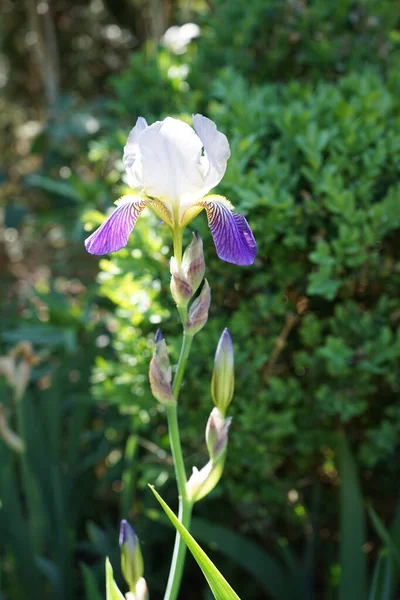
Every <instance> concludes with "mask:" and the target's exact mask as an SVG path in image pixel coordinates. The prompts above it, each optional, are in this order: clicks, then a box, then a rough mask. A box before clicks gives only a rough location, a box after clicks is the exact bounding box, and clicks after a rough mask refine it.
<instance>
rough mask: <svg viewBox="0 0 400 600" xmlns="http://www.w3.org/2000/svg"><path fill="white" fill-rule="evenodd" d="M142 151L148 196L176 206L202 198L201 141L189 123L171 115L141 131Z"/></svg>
mask: <svg viewBox="0 0 400 600" xmlns="http://www.w3.org/2000/svg"><path fill="white" fill-rule="evenodd" d="M139 150H140V158H141V163H142V182H143V187H144V189H145V191H146V193H147V194H148V195H149V196H153V197H155V198H159V199H161V200H163V201H164V202H167V203H169V204H170V205H173V206H174V207H176V208H179V206H180V204H181V203H185V202H187V201H188V200H189V199H190V201H193V200H196V199H198V198H200V197H201V195H202V189H203V186H204V179H203V176H202V172H201V166H200V156H201V150H202V143H201V141H200V139H199V138H198V136H197V135H196V134H195V132H194V131H193V129H192V128H191V127H190V126H189V125H187V124H186V123H183V122H182V121H178V120H177V119H172V118H171V117H167V118H166V119H165V120H164V121H157V122H156V123H154V124H153V125H150V127H148V128H147V129H145V130H144V131H143V132H142V133H141V135H140V137H139Z"/></svg>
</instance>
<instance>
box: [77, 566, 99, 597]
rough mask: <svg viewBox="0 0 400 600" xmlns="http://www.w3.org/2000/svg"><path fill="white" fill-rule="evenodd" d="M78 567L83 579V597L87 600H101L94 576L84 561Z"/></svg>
mask: <svg viewBox="0 0 400 600" xmlns="http://www.w3.org/2000/svg"><path fill="white" fill-rule="evenodd" d="M80 568H81V571H82V575H83V581H84V584H85V597H86V599H87V600H102V594H101V593H100V591H99V588H98V586H97V582H96V578H95V576H94V575H93V571H91V569H89V567H88V566H87V565H85V563H81V564H80Z"/></svg>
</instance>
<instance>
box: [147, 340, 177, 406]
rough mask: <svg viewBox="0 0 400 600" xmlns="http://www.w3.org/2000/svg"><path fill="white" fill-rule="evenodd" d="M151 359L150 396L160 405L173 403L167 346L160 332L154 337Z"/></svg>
mask: <svg viewBox="0 0 400 600" xmlns="http://www.w3.org/2000/svg"><path fill="white" fill-rule="evenodd" d="M154 341H155V344H156V345H155V348H154V353H153V358H152V359H151V361H150V369H149V379H150V387H151V391H152V394H153V396H154V398H155V399H156V400H158V401H159V402H161V403H162V404H169V403H171V402H175V399H174V396H173V394H172V387H171V382H172V370H171V365H170V362H169V358H168V351H167V344H166V343H165V339H164V337H163V334H162V333H161V331H160V330H158V331H157V333H156V337H155V340H154Z"/></svg>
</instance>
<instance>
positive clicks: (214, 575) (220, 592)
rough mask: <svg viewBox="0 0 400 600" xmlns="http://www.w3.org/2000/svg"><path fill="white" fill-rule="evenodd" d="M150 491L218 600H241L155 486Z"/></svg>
mask: <svg viewBox="0 0 400 600" xmlns="http://www.w3.org/2000/svg"><path fill="white" fill-rule="evenodd" d="M150 489H151V491H152V492H153V494H154V495H155V497H156V498H157V500H158V501H159V503H160V504H161V506H162V507H163V509H164V510H165V512H166V514H167V516H168V518H169V519H170V521H171V522H172V524H173V525H174V527H175V528H176V529H177V530H178V532H179V534H180V535H181V536H182V539H183V540H184V542H185V544H186V545H187V547H188V548H189V550H190V552H191V553H192V554H193V557H194V559H195V560H196V562H197V564H198V565H199V567H200V569H201V570H202V571H203V574H204V577H205V578H206V579H207V582H208V585H209V586H210V588H211V591H212V593H213V594H214V597H215V598H216V600H240V598H239V596H238V595H237V594H236V592H234V590H233V589H232V588H231V586H230V585H229V583H228V582H227V581H226V579H225V578H224V577H223V576H222V575H221V573H220V572H219V571H218V569H217V567H216V566H215V565H214V563H213V562H212V561H211V560H210V559H209V558H208V556H207V554H206V553H205V552H204V550H202V548H201V547H200V546H199V544H198V543H197V542H196V540H195V539H194V538H193V537H192V536H191V535H190V533H189V532H188V530H187V529H186V528H185V527H184V526H183V525H182V523H181V522H180V521H179V519H178V518H177V517H176V516H175V515H174V513H173V512H172V510H171V509H170V508H169V506H168V504H166V503H165V502H164V500H163V499H162V498H161V496H160V495H159V494H158V493H157V492H156V490H155V489H154V487H153V486H150Z"/></svg>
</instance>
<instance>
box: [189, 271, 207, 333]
mask: <svg viewBox="0 0 400 600" xmlns="http://www.w3.org/2000/svg"><path fill="white" fill-rule="evenodd" d="M210 302H211V290H210V286H209V285H208V281H207V279H205V280H204V284H203V288H202V290H201V292H200V294H199V296H198V297H197V298H196V300H195V301H194V302H193V304H192V306H191V307H190V309H189V315H188V319H187V323H186V326H185V330H186V332H187V333H189V334H190V335H194V334H195V333H198V332H199V331H200V329H203V327H204V325H205V324H206V323H207V320H208V310H209V308H210Z"/></svg>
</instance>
